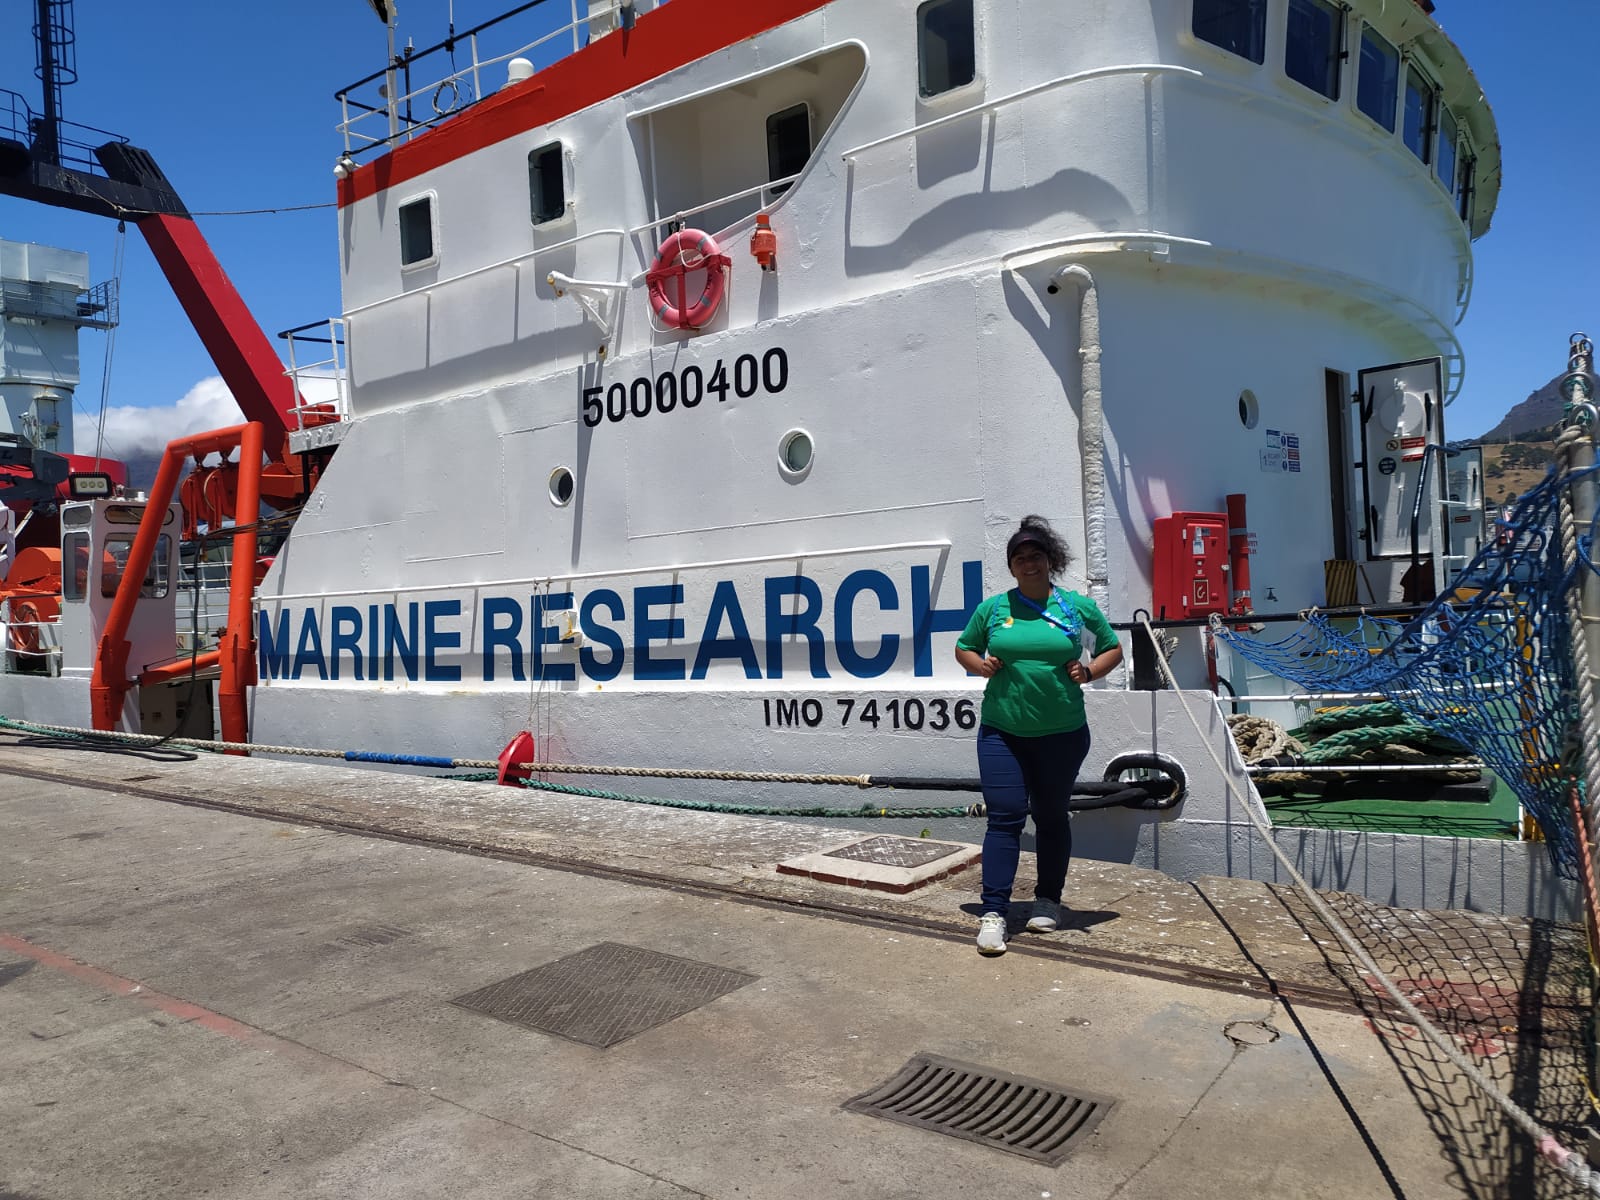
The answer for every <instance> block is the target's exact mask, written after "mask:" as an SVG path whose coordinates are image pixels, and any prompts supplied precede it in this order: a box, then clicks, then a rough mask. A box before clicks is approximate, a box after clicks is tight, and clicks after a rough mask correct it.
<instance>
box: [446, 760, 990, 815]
mask: <svg viewBox="0 0 1600 1200" xmlns="http://www.w3.org/2000/svg"><path fill="white" fill-rule="evenodd" d="M440 778H442V779H450V780H454V781H456V782H458V783H492V782H493V781H494V780H495V779H497V778H498V775H497V774H496V773H495V772H493V771H488V772H484V773H483V774H479V775H444V776H440ZM520 782H521V784H522V786H523V787H525V788H527V789H529V790H530V791H540V792H560V793H561V794H563V795H568V796H589V797H593V798H594V799H596V800H621V801H622V802H624V803H625V804H650V805H659V806H660V807H662V808H682V809H687V810H689V811H691V812H712V813H729V814H732V815H734V816H741V817H848V818H851V819H854V818H857V817H908V818H921V819H928V818H937V817H981V816H983V815H984V811H985V810H984V806H983V802H982V801H981V800H980V801H978V802H977V803H974V804H968V805H966V806H964V807H958V806H955V805H951V806H948V807H945V808H880V807H875V806H874V805H871V804H863V805H862V806H861V807H860V808H826V807H822V806H820V805H819V806H812V807H808V808H770V807H765V806H763V805H757V804H723V803H720V802H717V801H712V800H678V799H673V798H670V797H666V796H630V795H628V794H627V793H626V792H609V791H605V790H604V789H601V788H586V787H579V786H577V785H576V784H571V783H552V782H550V781H549V780H542V781H541V780H536V779H524V780H522V781H520Z"/></svg>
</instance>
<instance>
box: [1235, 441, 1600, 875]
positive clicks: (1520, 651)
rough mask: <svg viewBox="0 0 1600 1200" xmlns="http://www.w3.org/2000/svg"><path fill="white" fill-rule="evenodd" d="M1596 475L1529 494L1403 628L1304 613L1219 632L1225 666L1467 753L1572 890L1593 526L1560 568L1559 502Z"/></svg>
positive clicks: (1548, 483)
mask: <svg viewBox="0 0 1600 1200" xmlns="http://www.w3.org/2000/svg"><path fill="white" fill-rule="evenodd" d="M1596 470H1597V468H1592V467H1591V468H1588V469H1587V470H1585V471H1583V472H1577V473H1572V474H1568V475H1564V476H1563V475H1558V474H1557V473H1556V472H1555V471H1553V470H1552V472H1551V473H1550V474H1549V475H1548V476H1547V477H1546V478H1545V479H1544V481H1543V482H1542V483H1540V484H1538V485H1537V486H1536V487H1534V488H1533V489H1531V490H1530V491H1529V492H1528V493H1527V494H1526V495H1525V496H1523V497H1522V499H1521V501H1520V502H1518V504H1517V505H1516V507H1515V509H1514V510H1513V511H1512V514H1511V516H1510V518H1509V519H1508V520H1506V521H1504V522H1502V523H1501V524H1500V526H1499V528H1498V529H1497V532H1496V536H1495V537H1493V538H1492V539H1490V543H1489V544H1488V545H1486V546H1485V547H1484V548H1483V549H1482V550H1481V551H1480V552H1479V553H1478V555H1477V557H1475V558H1474V559H1473V560H1472V562H1471V563H1470V564H1469V565H1468V566H1467V568H1466V569H1465V570H1464V571H1463V572H1462V574H1461V577H1460V578H1459V579H1458V580H1457V581H1456V583H1455V585H1454V587H1453V588H1452V589H1451V590H1450V591H1449V592H1447V593H1446V594H1445V595H1443V596H1441V597H1440V598H1438V599H1436V600H1434V601H1433V603H1432V604H1430V605H1429V606H1428V607H1427V608H1426V609H1424V610H1423V611H1422V612H1421V613H1420V614H1419V615H1417V616H1416V617H1414V618H1412V619H1411V620H1409V621H1404V622H1402V621H1394V620H1385V619H1383V618H1379V617H1368V616H1362V617H1359V618H1356V619H1355V620H1354V621H1353V622H1352V621H1351V619H1350V618H1330V617H1328V616H1327V615H1325V614H1322V613H1319V612H1317V611H1315V610H1312V611H1311V612H1310V613H1309V614H1307V616H1306V619H1305V621H1304V623H1303V624H1302V625H1300V626H1299V627H1298V628H1296V629H1295V630H1294V632H1292V633H1290V634H1289V635H1288V636H1287V637H1285V638H1283V639H1281V640H1279V641H1264V640H1261V639H1258V638H1256V637H1254V636H1251V635H1250V634H1249V633H1247V632H1242V631H1239V630H1235V629H1232V628H1229V627H1228V626H1226V625H1223V624H1222V623H1221V622H1220V621H1219V620H1217V619H1216V618H1213V621H1212V629H1213V631H1214V633H1215V634H1216V636H1217V637H1218V638H1219V639H1221V640H1222V641H1223V642H1225V643H1226V644H1227V645H1228V646H1229V648H1230V649H1232V650H1233V652H1234V653H1236V654H1238V655H1240V656H1241V657H1243V658H1245V659H1248V660H1249V661H1250V662H1252V663H1255V664H1256V665H1257V666H1260V667H1263V668H1265V669H1266V670H1269V671H1271V672H1272V673H1273V674H1275V675H1279V676H1281V677H1283V678H1284V679H1288V680H1291V681H1293V682H1295V683H1298V684H1300V685H1302V686H1303V687H1305V688H1307V689H1309V690H1313V691H1360V692H1379V693H1381V694H1382V695H1383V696H1384V697H1385V698H1387V699H1388V700H1390V701H1392V702H1393V703H1394V704H1395V705H1397V706H1398V707H1399V708H1401V709H1402V710H1404V711H1405V712H1406V713H1407V714H1409V715H1410V716H1412V717H1414V718H1415V719H1416V720H1418V721H1420V722H1422V723H1424V724H1426V725H1428V726H1430V727H1431V728H1433V729H1435V730H1437V731H1439V732H1441V733H1444V734H1448V735H1449V736H1450V737H1453V738H1455V739H1456V740H1458V741H1460V742H1464V743H1466V744H1467V745H1468V746H1470V747H1471V748H1472V749H1473V751H1474V752H1475V753H1476V754H1478V756H1479V757H1480V758H1482V759H1483V761H1484V762H1486V763H1487V764H1488V765H1489V766H1490V767H1491V768H1492V769H1493V770H1494V772H1495V774H1497V775H1499V776H1500V778H1501V779H1502V780H1504V781H1505V783H1506V785H1507V786H1509V787H1510V788H1511V789H1512V790H1513V791H1514V792H1515V793H1516V795H1517V798H1518V799H1519V800H1520V801H1521V802H1522V804H1523V806H1524V807H1525V808H1526V809H1527V810H1528V811H1529V812H1530V813H1532V814H1533V817H1534V819H1535V820H1537V821H1538V823H1539V827H1540V829H1541V830H1542V831H1543V833H1544V836H1545V840H1546V842H1547V844H1548V846H1549V848H1550V854H1551V858H1552V860H1553V861H1554V863H1555V866H1556V869H1557V871H1558V872H1559V873H1560V875H1561V876H1562V877H1563V878H1566V879H1576V878H1578V854H1579V844H1578V839H1577V834H1576V831H1575V829H1574V827H1573V817H1572V812H1571V802H1570V800H1569V798H1568V797H1569V790H1570V788H1571V787H1572V784H1573V780H1574V778H1575V777H1576V775H1577V774H1578V768H1577V767H1576V765H1575V764H1574V763H1572V762H1570V761H1568V760H1567V758H1568V757H1570V756H1571V754H1572V753H1573V751H1574V749H1575V747H1576V740H1575V737H1569V733H1575V730H1576V723H1577V719H1578V703H1577V692H1576V683H1575V673H1574V671H1573V666H1572V659H1571V640H1570V638H1571V632H1572V631H1571V621H1570V620H1569V619H1568V615H1567V594H1568V592H1569V591H1570V590H1571V589H1572V588H1573V587H1574V586H1576V585H1577V583H1578V581H1579V579H1580V578H1581V577H1582V575H1583V573H1585V572H1595V571H1597V570H1600V568H1597V567H1596V564H1595V554H1594V536H1595V530H1596V524H1597V522H1600V513H1578V514H1575V515H1576V518H1577V526H1578V558H1577V562H1576V563H1575V564H1574V565H1573V566H1572V567H1570V568H1569V567H1567V566H1564V565H1563V563H1562V553H1561V546H1560V538H1559V536H1558V528H1557V523H1558V520H1559V507H1558V506H1559V503H1560V497H1561V493H1562V491H1563V490H1564V489H1565V488H1566V487H1568V486H1570V485H1571V484H1572V483H1573V482H1574V481H1576V480H1578V479H1580V478H1582V477H1584V476H1586V475H1592V474H1594V472H1595V471H1596Z"/></svg>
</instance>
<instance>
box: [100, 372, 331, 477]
mask: <svg viewBox="0 0 1600 1200" xmlns="http://www.w3.org/2000/svg"><path fill="white" fill-rule="evenodd" d="M337 393H338V385H337V382H336V381H335V380H334V379H333V378H332V377H331V376H326V375H324V374H322V373H319V372H305V371H303V372H301V377H300V394H301V395H302V396H303V397H304V398H305V400H306V402H307V403H327V402H329V401H332V400H333V399H334V398H335V397H336V395H337ZM244 419H245V418H244V413H243V412H241V411H240V409H239V405H238V402H237V401H235V400H234V398H233V393H232V392H230V391H229V390H228V385H227V384H225V383H223V382H222V377H221V376H220V375H212V376H211V377H209V378H207V379H202V380H201V381H200V382H199V383H197V384H195V385H194V386H193V387H192V388H190V389H189V390H188V391H187V392H186V393H184V395H183V396H182V398H181V399H179V401H178V402H177V403H176V404H169V405H166V406H165V407H156V408H135V407H133V406H131V405H121V406H118V407H115V408H108V409H106V434H105V454H106V457H108V458H115V459H120V460H123V461H129V460H132V459H137V458H149V457H152V456H159V455H160V454H161V453H162V452H163V451H165V450H166V448H167V443H168V442H170V441H172V440H173V439H174V438H180V437H187V436H188V435H190V434H194V433H208V432H210V431H211V430H213V429H226V428H227V427H228V426H230V425H240V424H243V422H244ZM96 436H97V424H96V418H95V416H94V415H93V414H89V413H82V412H74V413H73V414H72V437H73V451H74V453H77V454H93V453H94V447H95V439H96Z"/></svg>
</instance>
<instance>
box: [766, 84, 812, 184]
mask: <svg viewBox="0 0 1600 1200" xmlns="http://www.w3.org/2000/svg"><path fill="white" fill-rule="evenodd" d="M810 159H811V106H810V105H809V104H795V105H792V106H791V107H789V108H786V109H784V110H783V111H782V112H775V113H773V114H772V115H771V116H770V117H768V118H767V178H768V179H788V178H789V177H790V176H791V175H798V174H800V172H801V171H803V170H805V166H806V163H807V162H809V161H810ZM788 190H789V185H788V184H787V183H785V184H780V185H779V186H777V187H775V188H773V189H772V194H773V195H774V196H781V195H783V194H784V193H785V192H786V191H788Z"/></svg>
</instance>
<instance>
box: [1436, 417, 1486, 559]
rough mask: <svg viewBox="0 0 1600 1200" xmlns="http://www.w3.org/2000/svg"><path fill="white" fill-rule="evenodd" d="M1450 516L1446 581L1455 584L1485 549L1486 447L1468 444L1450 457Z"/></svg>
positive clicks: (1447, 507)
mask: <svg viewBox="0 0 1600 1200" xmlns="http://www.w3.org/2000/svg"><path fill="white" fill-rule="evenodd" d="M1445 480H1446V481H1447V485H1448V487H1447V493H1446V494H1447V499H1446V500H1445V502H1444V512H1445V516H1446V517H1448V518H1449V529H1450V533H1449V549H1448V550H1447V551H1446V557H1445V580H1446V582H1448V583H1449V584H1451V585H1454V584H1455V581H1456V576H1458V575H1460V574H1461V571H1462V568H1464V567H1465V566H1466V565H1467V564H1468V563H1470V562H1471V561H1472V560H1473V559H1474V558H1475V557H1477V554H1478V551H1479V550H1481V549H1482V548H1483V537H1484V510H1483V447H1482V446H1465V447H1463V448H1462V449H1461V450H1459V451H1457V452H1456V453H1455V454H1453V455H1451V456H1450V458H1449V459H1448V460H1447V466H1446V468H1445Z"/></svg>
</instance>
